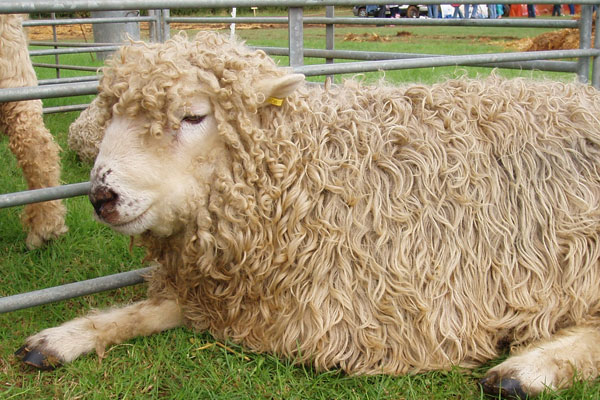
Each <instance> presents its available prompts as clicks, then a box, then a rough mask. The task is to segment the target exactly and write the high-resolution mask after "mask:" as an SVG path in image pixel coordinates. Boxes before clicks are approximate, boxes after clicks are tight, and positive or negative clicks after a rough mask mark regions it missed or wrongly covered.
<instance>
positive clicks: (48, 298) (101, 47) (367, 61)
mask: <svg viewBox="0 0 600 400" xmlns="http://www.w3.org/2000/svg"><path fill="white" fill-rule="evenodd" d="M554 2H555V1H553V0H540V1H536V3H537V4H554ZM596 2H598V0H577V1H576V2H575V1H566V2H563V3H562V4H575V3H577V4H581V5H582V6H581V17H580V19H579V20H550V19H527V18H524V19H512V18H505V19H495V20H491V19H421V18H418V19H409V18H401V19H389V18H388V19H385V21H383V20H381V19H378V18H345V17H335V16H334V6H335V5H358V4H364V1H363V2H360V1H352V0H170V1H166V0H95V1H92V0H89V1H88V0H70V1H67V0H65V1H60V0H38V1H36V0H33V1H11V0H4V1H2V2H0V13H32V12H50V13H58V12H67V13H73V12H75V11H105V10H131V9H143V10H148V16H129V17H123V18H68V19H56V18H55V17H54V14H52V16H53V18H52V19H45V20H28V21H25V22H24V24H23V25H25V26H35V25H50V26H53V27H56V26H57V25H64V24H83V23H86V24H89V23H92V24H105V23H115V22H137V23H140V22H144V23H148V26H149V28H148V29H149V40H153V41H164V40H166V39H167V38H168V37H169V32H170V24H172V23H197V24H207V23H222V24H237V23H240V24H241V23H244V24H249V23H268V24H285V25H287V26H288V32H289V47H287V48H275V47H261V49H262V50H264V51H265V52H267V53H268V54H271V55H282V56H288V57H289V60H290V65H291V66H292V67H293V69H294V71H295V72H298V73H302V74H305V75H306V76H332V75H335V74H346V73H360V72H369V71H379V70H392V69H410V68H427V67H439V66H484V67H494V68H517V69H525V70H531V69H535V70H543V71H559V72H569V73H573V74H575V75H576V76H577V79H578V80H579V81H581V82H584V83H587V82H588V81H589V80H590V79H589V76H590V65H591V81H590V82H589V83H590V84H592V85H593V86H594V87H596V88H600V37H599V36H598V35H596V37H595V40H594V43H593V44H592V23H593V22H594V21H593V5H594V4H595V3H596ZM420 3H422V4H439V3H440V1H439V0H422V1H420ZM455 3H459V4H467V3H470V1H465V0H456V1H455ZM491 3H493V4H499V3H500V4H505V3H506V4H507V3H508V1H507V0H487V1H480V2H479V3H478V4H491ZM167 5H168V6H169V7H171V8H225V7H248V8H250V7H268V6H279V7H281V6H287V7H288V16H287V17H172V16H171V15H170V12H169V9H166V8H164V7H166V6H167ZM308 6H327V7H326V15H325V16H324V17H304V13H303V7H308ZM382 23H385V25H425V26H426V25H429V26H468V27H474V28H476V27H480V26H496V27H501V26H503V27H546V28H576V29H579V32H580V34H579V36H580V48H579V49H576V50H553V51H538V52H512V53H494V54H469V55H458V56H457V55H453V56H449V55H431V54H415V53H386V52H367V51H348V50H335V49H334V40H333V35H334V26H335V25H336V24H354V25H379V24H382ZM595 23H596V26H598V24H599V23H600V13H596V20H595ZM304 24H321V25H324V26H325V31H326V48H325V49H307V48H304V44H303V25H304ZM54 37H55V38H56V35H55V36H54ZM32 44H35V45H39V46H49V47H52V48H49V49H45V50H33V51H31V52H30V54H31V56H32V57H33V58H35V57H36V56H40V55H55V64H40V63H37V66H42V67H47V68H54V69H56V70H57V78H56V79H47V80H41V81H40V82H39V86H37V87H23V88H9V89H0V102H7V101H17V100H29V99H45V98H54V97H67V96H77V95H89V94H95V93H97V80H98V76H97V75H96V74H94V75H89V76H82V77H77V78H61V77H60V70H61V69H79V70H84V71H90V72H95V70H94V69H91V70H90V69H89V68H87V69H86V68H82V67H79V66H68V65H62V64H60V61H59V56H60V55H61V54H73V53H83V52H86V53H87V52H107V51H114V50H115V49H116V48H117V46H118V44H116V43H93V44H89V43H70V44H67V43H58V42H56V39H55V40H54V41H51V42H35V41H34V42H32ZM305 57H316V58H323V59H325V60H326V62H325V63H324V64H317V65H303V60H304V58H305ZM334 59H345V60H357V61H353V62H345V63H334V62H333V61H334ZM564 59H576V61H568V60H567V61H565V60H564ZM85 106H86V105H85V104H82V105H74V106H62V107H54V108H47V109H45V110H44V111H45V112H48V113H49V112H62V111H72V110H80V109H83V108H85ZM89 187H90V184H89V183H88V182H84V183H76V184H71V185H64V186H60V187H56V188H47V189H37V190H31V191H25V192H20V193H10V194H4V195H0V209H2V208H5V207H12V206H18V205H23V204H28V203H35V202H40V201H48V200H54V199H59V198H67V197H73V196H79V195H85V194H87V192H88V191H89ZM147 271H148V269H147V268H144V269H140V270H135V271H129V272H124V273H120V274H116V275H110V276H106V277H100V278H96V279H92V280H88V281H82V282H75V283H72V284H68V285H63V286H60V287H55V288H48V289H43V290H38V291H35V292H29V293H23V294H18V295H14V296H7V297H3V298H0V313H3V312H8V311H13V310H17V309H21V308H26V307H32V306H36V305H40V304H45V303H49V302H52V301H58V300H63V299H67V298H71V297H76V296H82V295H85V294H91V293H96V292H99V291H103V290H110V289H116V288H119V287H123V286H126V285H132V284H136V283H140V282H141V281H142V277H141V276H142V275H143V274H144V273H145V272H147Z"/></svg>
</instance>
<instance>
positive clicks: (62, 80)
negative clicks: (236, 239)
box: [38, 75, 100, 86]
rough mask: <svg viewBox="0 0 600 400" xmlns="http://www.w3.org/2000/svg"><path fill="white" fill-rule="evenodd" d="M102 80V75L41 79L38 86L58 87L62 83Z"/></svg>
mask: <svg viewBox="0 0 600 400" xmlns="http://www.w3.org/2000/svg"><path fill="white" fill-rule="evenodd" d="M98 79H100V75H86V76H72V77H70V78H52V79H40V80H39V81H38V85H40V86H41V85H57V84H61V83H76V82H90V81H97V80H98Z"/></svg>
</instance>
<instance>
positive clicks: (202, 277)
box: [98, 33, 600, 374]
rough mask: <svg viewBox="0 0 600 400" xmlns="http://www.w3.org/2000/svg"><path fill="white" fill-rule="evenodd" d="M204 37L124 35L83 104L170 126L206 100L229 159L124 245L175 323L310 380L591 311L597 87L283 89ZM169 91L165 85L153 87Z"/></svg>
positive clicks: (250, 55)
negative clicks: (171, 227) (175, 230)
mask: <svg viewBox="0 0 600 400" xmlns="http://www.w3.org/2000/svg"><path fill="white" fill-rule="evenodd" d="M286 73H288V71H287V70H286V69H283V68H280V67H278V66H276V64H275V63H274V62H273V61H272V60H271V59H270V58H269V57H267V56H266V55H265V54H264V53H263V52H260V51H253V50H250V49H248V48H247V47H245V46H244V45H242V44H239V43H236V42H230V41H228V40H227V39H225V38H223V37H221V36H219V35H216V34H214V33H200V34H199V35H198V36H197V37H196V38H195V40H193V41H188V40H187V39H186V38H185V37H182V36H177V37H175V38H173V39H171V40H170V41H168V42H167V43H165V44H136V45H133V46H128V47H125V48H123V49H122V50H120V51H119V52H118V53H117V54H116V56H115V57H114V60H113V61H112V63H111V64H110V65H109V66H108V67H107V68H106V69H105V70H104V78H103V79H102V82H101V86H100V89H101V92H100V99H99V103H98V104H99V105H100V106H101V109H102V112H103V115H104V120H107V119H109V118H110V116H111V114H112V113H119V114H124V115H130V116H136V115H138V114H140V113H143V114H144V115H146V116H149V118H150V120H151V122H149V124H148V126H147V130H148V132H149V133H151V134H155V135H160V134H161V132H162V130H163V129H164V128H165V127H166V126H169V124H172V125H175V124H177V123H178V122H177V121H178V119H177V110H178V108H179V107H181V105H182V104H183V103H184V100H185V98H186V96H191V95H193V94H194V93H195V92H201V93H203V94H208V96H210V98H211V101H212V106H213V111H214V115H215V116H216V118H217V121H218V129H219V135H221V138H222V140H223V141H224V143H225V144H226V147H227V149H229V155H228V156H229V157H230V158H231V163H230V167H229V168H227V169H223V170H221V171H219V173H218V174H217V177H216V178H215V180H214V182H212V183H211V185H210V188H208V191H209V192H208V196H207V198H206V201H205V202H199V203H198V204H196V205H195V207H196V208H197V217H196V218H194V219H192V220H190V221H188V223H187V228H186V231H185V233H183V234H180V235H177V236H174V237H171V238H166V239H165V238H158V237H152V236H150V235H144V237H143V238H142V241H143V243H144V244H145V245H146V246H147V247H148V258H149V259H153V260H156V261H158V262H159V263H160V264H161V267H160V268H159V269H157V270H156V271H155V272H154V274H153V275H152V276H151V277H150V278H149V280H150V294H151V295H153V296H165V297H173V296H175V297H176V298H177V299H178V302H179V303H180V305H181V307H182V309H183V311H184V315H185V318H186V319H187V321H188V322H189V324H190V325H192V326H195V327H196V328H199V329H209V331H210V332H212V333H213V334H214V335H215V336H217V337H219V338H223V337H226V338H229V339H231V340H234V341H237V342H240V343H242V344H244V345H245V346H247V347H248V348H250V349H252V350H254V351H259V352H273V353H276V354H279V355H283V356H287V357H291V358H293V359H295V360H296V361H298V362H309V363H312V364H313V365H314V366H316V367H317V368H319V369H328V368H334V367H339V368H342V369H343V370H345V371H347V372H349V373H359V374H373V373H391V374H398V373H405V372H409V371H420V370H429V369H437V368H448V367H450V366H452V365H473V364H475V363H479V362H481V361H484V360H488V359H490V358H493V357H496V356H498V354H499V344H500V343H501V342H504V341H507V340H508V341H509V342H510V343H512V344H523V343H528V342H530V341H532V340H534V339H538V338H544V337H548V336H549V335H551V334H552V333H553V332H555V331H556V330H558V329H559V328H561V327H566V326H571V325H574V324H581V323H585V322H589V321H591V320H592V319H594V318H596V316H597V315H598V311H599V308H600V302H599V300H600V291H599V290H598V287H597V286H598V282H599V281H600V269H599V267H598V262H597V260H598V256H599V254H600V243H599V240H598V231H599V230H600V225H599V222H600V215H599V213H600V211H599V210H600V207H599V202H600V170H599V164H598V160H600V146H599V145H600V130H599V129H598V127H599V126H600V121H599V120H598V116H599V115H600V96H599V94H598V92H597V91H596V90H594V89H593V88H591V87H587V86H583V85H579V84H564V83H557V82H548V81H545V82H532V81H528V80H523V79H515V80H504V79H501V78H498V77H496V76H492V77H490V78H488V79H485V80H471V79H465V78H461V79H459V80H449V81H447V82H443V83H439V84H435V85H432V86H424V85H415V86H405V87H393V86H387V85H383V84H380V85H376V86H369V85H365V84H362V83H360V82H357V81H353V80H350V81H347V82H345V84H344V85H341V86H339V87H328V88H323V87H312V86H308V85H307V86H303V87H301V88H300V89H299V90H298V91H296V92H295V93H294V94H293V95H291V96H289V97H288V98H286V99H285V101H284V104H283V105H282V106H281V107H275V106H272V105H268V104H266V103H265V98H264V96H262V94H261V93H260V91H257V90H256V87H257V85H259V83H260V82H261V81H262V80H264V79H269V78H270V77H273V76H282V75H283V74H286ZM181 80H186V81H187V82H189V83H187V84H186V85H178V86H177V87H179V88H184V89H182V90H179V91H177V92H175V91H173V90H171V88H173V87H175V85H174V82H180V81H181Z"/></svg>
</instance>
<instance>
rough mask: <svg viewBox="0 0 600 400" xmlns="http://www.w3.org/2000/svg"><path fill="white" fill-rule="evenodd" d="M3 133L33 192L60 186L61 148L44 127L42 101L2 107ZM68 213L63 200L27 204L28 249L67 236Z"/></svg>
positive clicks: (25, 220)
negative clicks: (66, 215)
mask: <svg viewBox="0 0 600 400" xmlns="http://www.w3.org/2000/svg"><path fill="white" fill-rule="evenodd" d="M0 130H1V131H2V132H4V133H5V134H6V135H8V144H9V148H10V150H11V151H12V153H13V154H14V155H15V157H16V159H17V163H18V165H19V167H20V168H21V169H22V170H23V175H24V176H25V180H26V181H27V187H28V188H29V189H39V188H43V187H51V186H58V185H59V184H60V158H59V151H60V148H59V146H58V145H57V144H56V143H55V142H54V140H53V137H52V135H51V134H50V132H49V131H48V129H46V127H45V126H44V121H43V118H42V103H41V101H40V100H30V101H19V102H11V103H2V104H0ZM65 214H66V208H65V206H64V205H63V203H62V202H61V201H59V200H55V201H49V202H43V203H36V204H29V205H27V206H26V207H25V210H24V212H23V215H22V221H23V225H24V226H25V228H26V229H27V230H28V235H27V240H26V244H27V247H28V248H29V249H34V248H37V247H40V246H42V245H43V244H44V243H45V242H47V241H49V240H52V239H55V238H56V237H58V236H60V235H62V234H64V233H66V232H67V230H68V228H67V226H66V225H65Z"/></svg>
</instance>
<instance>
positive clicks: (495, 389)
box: [479, 372, 528, 400]
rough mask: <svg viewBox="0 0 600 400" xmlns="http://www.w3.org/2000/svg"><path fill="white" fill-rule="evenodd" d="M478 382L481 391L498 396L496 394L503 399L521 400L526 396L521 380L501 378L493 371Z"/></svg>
mask: <svg viewBox="0 0 600 400" xmlns="http://www.w3.org/2000/svg"><path fill="white" fill-rule="evenodd" d="M479 384H480V385H481V389H482V390H483V393H485V394H486V395H488V396H491V397H494V398H498V395H500V396H501V397H502V398H503V399H518V400H521V399H527V398H528V395H527V393H525V391H524V390H523V387H522V386H521V382H519V381H518V380H517V379H513V378H502V377H500V376H499V375H498V374H496V373H494V372H492V373H490V374H488V376H486V377H485V378H483V379H482V380H480V381H479Z"/></svg>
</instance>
